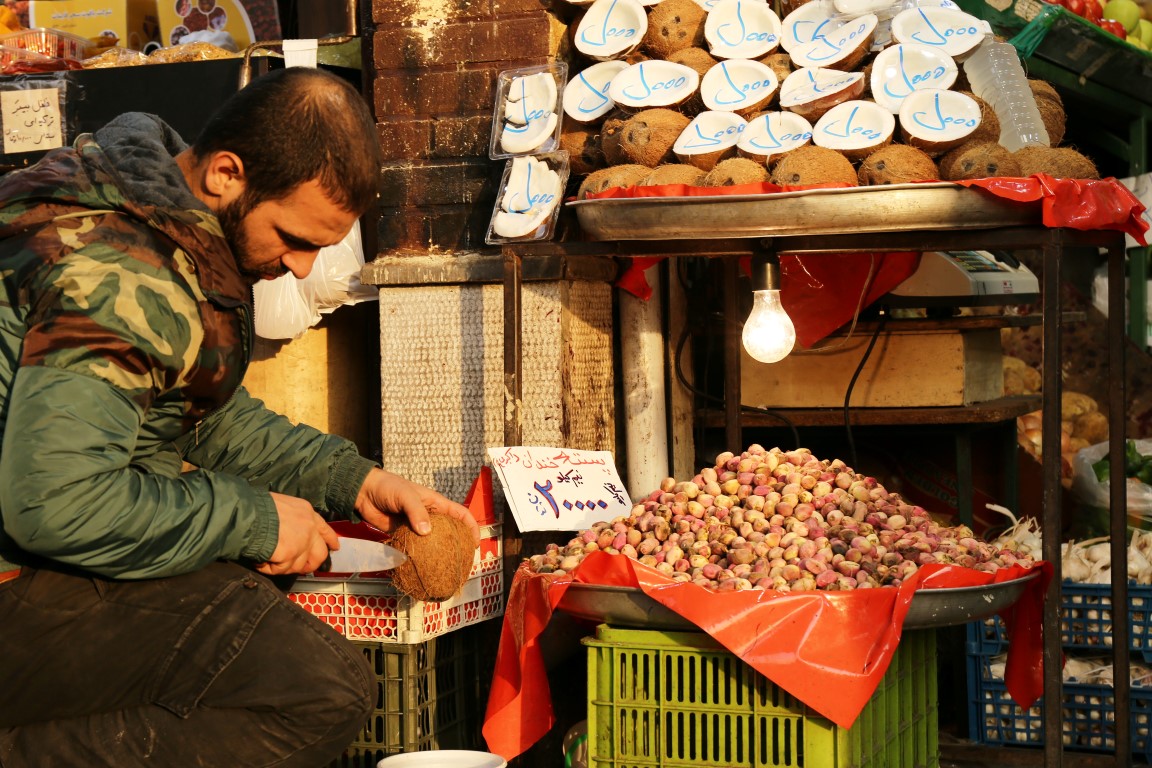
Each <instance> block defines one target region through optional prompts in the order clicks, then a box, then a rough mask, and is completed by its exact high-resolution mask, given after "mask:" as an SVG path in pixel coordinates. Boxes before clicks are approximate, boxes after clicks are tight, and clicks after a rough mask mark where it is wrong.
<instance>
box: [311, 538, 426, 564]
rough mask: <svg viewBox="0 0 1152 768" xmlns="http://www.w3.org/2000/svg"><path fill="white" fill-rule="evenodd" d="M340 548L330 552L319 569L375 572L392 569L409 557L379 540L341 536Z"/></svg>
mask: <svg viewBox="0 0 1152 768" xmlns="http://www.w3.org/2000/svg"><path fill="white" fill-rule="evenodd" d="M339 541H340V549H333V550H331V551H329V553H328V560H327V561H325V563H324V564H323V565H322V566H320V567H319V568H318V569H317V570H320V571H329V572H331V573H373V572H375V571H390V570H392V569H393V568H395V567H396V566H398V565H400V564H401V563H403V562H404V561H405V560H407V559H408V556H407V555H405V554H404V553H403V552H401V551H400V550H398V549H396V548H395V547H390V546H388V545H387V544H384V543H382V542H379V541H370V540H368V539H354V538H350V537H348V536H340V537H339Z"/></svg>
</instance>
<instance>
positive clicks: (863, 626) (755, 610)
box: [484, 552, 1052, 759]
mask: <svg viewBox="0 0 1152 768" xmlns="http://www.w3.org/2000/svg"><path fill="white" fill-rule="evenodd" d="M1036 568H1039V569H1040V570H1041V575H1040V578H1037V579H1033V580H1032V581H1031V582H1030V583H1029V585H1028V587H1027V588H1026V589H1025V592H1024V594H1023V596H1022V597H1021V598H1020V599H1019V600H1018V601H1017V602H1016V603H1015V604H1013V605H1012V606H1011V607H1010V608H1009V609H1007V610H1005V611H1004V612H1003V613H1001V619H1002V620H1003V622H1004V625H1005V629H1006V630H1007V634H1008V639H1009V649H1008V663H1007V671H1006V673H1005V682H1006V684H1007V687H1008V691H1009V693H1010V694H1011V695H1012V697H1013V699H1015V701H1016V702H1017V703H1018V704H1020V705H1021V706H1022V707H1024V708H1027V707H1029V706H1031V705H1032V703H1033V702H1034V701H1035V700H1036V699H1037V698H1039V697H1040V695H1041V694H1042V693H1043V690H1044V681H1043V647H1042V644H1041V634H1040V627H1041V619H1042V609H1043V601H1044V594H1045V590H1046V589H1047V585H1048V582H1049V581H1050V580H1051V577H1052V567H1051V565H1050V564H1049V563H1046V562H1039V563H1037V564H1036V565H1035V566H1034V568H1033V569H1036ZM1029 572H1030V570H1029V569H1025V568H1023V567H1021V566H1018V565H1017V566H1012V567H1010V568H1005V569H1002V570H1000V571H997V572H995V573H984V572H981V571H976V570H973V569H970V568H961V567H959V566H951V565H926V566H923V567H922V568H920V569H919V570H918V571H917V572H916V574H915V575H914V576H913V578H911V579H909V580H907V581H905V582H904V583H903V584H902V585H901V586H900V587H899V588H895V587H891V588H888V587H880V588H874V589H860V590H854V591H848V592H822V591H820V592H801V593H790V594H782V593H780V592H776V591H770V590H746V591H742V592H712V591H709V590H706V589H704V588H702V587H699V586H697V585H695V584H692V583H678V582H673V581H671V580H670V579H668V578H667V577H665V576H663V575H662V574H660V573H659V572H658V571H656V570H655V569H653V568H649V567H648V566H645V565H642V564H641V563H639V562H638V561H636V560H633V559H630V558H628V557H625V556H623V555H610V554H607V553H603V552H594V553H592V554H590V555H588V556H587V557H586V558H585V559H584V561H583V562H582V563H581V565H580V567H579V568H578V569H576V571H574V572H573V573H571V574H569V575H565V576H552V575H542V574H534V573H531V572H530V571H528V570H527V566H526V565H522V566H521V567H520V569H519V570H518V571H517V572H516V577H515V579H514V581H513V583H512V590H511V592H510V594H509V598H508V605H507V606H506V608H505V612H504V625H503V628H502V632H501V636H500V647H499V651H498V653H497V657H496V668H495V672H494V675H493V679H492V688H491V692H490V693H489V698H488V710H487V713H486V715H485V722H484V738H485V740H486V742H487V744H488V749H489V750H490V751H492V752H495V753H496V754H499V755H501V756H503V757H504V758H506V759H511V758H513V757H515V756H517V755H520V754H522V753H523V752H524V751H525V750H527V749H528V748H529V747H530V746H532V744H534V743H535V742H536V741H538V740H539V739H540V738H541V737H542V736H543V735H544V734H545V733H547V732H548V730H549V729H550V728H551V727H552V725H553V721H554V719H553V714H552V703H551V694H550V691H549V687H548V677H547V671H546V669H545V665H544V660H543V656H542V653H541V649H540V646H539V643H538V640H539V637H540V635H541V633H542V632H543V631H544V629H545V628H546V627H547V625H548V621H549V619H550V618H551V616H552V611H553V610H555V608H556V606H557V605H558V604H559V603H560V601H561V599H562V598H563V596H564V592H565V591H566V590H567V588H568V585H569V584H570V583H572V582H574V581H577V582H583V583H589V584H613V585H619V586H631V587H638V588H639V589H641V590H643V591H644V593H645V594H647V595H648V596H649V597H651V598H653V599H655V600H656V601H657V602H659V603H661V604H662V605H665V606H667V607H668V608H670V609H672V610H673V611H675V612H676V613H678V614H680V615H681V616H683V617H684V618H686V619H688V620H689V621H691V622H692V623H693V624H695V625H696V626H698V627H700V628H701V629H702V630H703V631H705V632H707V633H708V634H709V635H711V636H712V637H713V638H715V639H716V640H717V641H718V642H719V643H720V644H721V645H723V646H724V647H726V648H727V649H728V650H729V651H731V652H732V653H733V654H735V655H736V656H738V657H740V658H741V659H743V660H744V661H745V662H747V663H748V664H749V665H751V666H752V667H754V668H755V669H757V670H758V671H759V672H760V673H762V674H763V675H765V677H767V678H768V679H769V680H771V681H772V682H773V683H775V684H776V685H778V686H780V687H781V688H783V689H784V690H786V691H788V692H789V693H790V694H792V695H793V696H795V697H796V698H797V699H799V700H800V701H802V702H804V703H805V704H807V705H808V706H809V707H811V708H812V709H813V710H815V711H816V712H818V713H820V714H821V715H823V716H824V717H827V718H828V719H829V720H831V721H833V722H834V723H836V724H837V725H840V726H843V727H845V728H849V727H851V725H852V723H853V722H854V721H855V719H856V717H857V716H858V715H859V714H860V712H861V711H862V710H863V708H864V705H865V704H866V703H867V701H868V699H869V698H870V697H871V696H872V694H873V692H874V691H875V690H876V687H877V686H878V685H879V683H880V680H881V678H882V677H883V676H884V673H885V671H887V669H888V665H889V663H890V662H891V660H892V654H893V653H894V652H895V650H896V646H897V644H898V643H899V641H900V634H901V629H902V627H903V623H904V617H905V615H906V614H907V612H908V607H909V604H910V603H911V600H912V595H913V593H914V592H915V591H916V590H918V589H931V588H942V587H967V586H978V585H982V584H989V583H993V582H1002V581H1009V580H1012V579H1016V578H1020V577H1022V576H1024V575H1026V574H1028V573H1029Z"/></svg>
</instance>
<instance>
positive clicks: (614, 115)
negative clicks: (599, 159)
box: [600, 110, 631, 165]
mask: <svg viewBox="0 0 1152 768" xmlns="http://www.w3.org/2000/svg"><path fill="white" fill-rule="evenodd" d="M629 117H631V115H629V114H628V113H627V112H624V111H622V110H616V111H614V112H610V113H609V114H608V116H607V117H606V118H604V122H603V124H602V125H601V126H600V151H601V152H603V153H604V162H605V163H606V164H608V165H622V164H624V163H626V162H628V161H627V160H626V159H625V157H624V152H623V151H621V149H620V140H621V138H623V133H622V129H623V128H624V123H626V122H628V118H629Z"/></svg>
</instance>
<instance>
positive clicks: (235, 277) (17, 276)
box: [0, 68, 479, 768]
mask: <svg viewBox="0 0 1152 768" xmlns="http://www.w3.org/2000/svg"><path fill="white" fill-rule="evenodd" d="M378 169H379V148H378V146H377V138H376V131H375V126H374V124H373V121H372V119H371V116H370V115H369V113H368V111H367V109H366V107H365V105H364V103H363V100H362V99H361V97H360V95H359V94H358V93H357V92H356V90H355V89H353V88H351V87H349V86H348V85H347V84H346V83H344V82H343V81H341V80H340V79H339V78H338V77H335V76H333V75H331V74H328V73H326V72H323V71H321V70H315V69H304V68H289V69H283V70H277V71H274V72H273V73H272V74H269V75H266V76H264V77H261V78H258V79H256V80H254V81H253V82H252V83H251V84H250V85H249V86H248V87H247V88H245V89H243V90H242V91H240V92H239V93H238V94H236V95H235V96H233V97H232V98H231V99H230V100H229V101H228V102H227V103H226V104H225V105H223V106H222V107H221V109H220V110H219V111H218V112H217V113H216V114H215V115H214V116H213V117H212V118H211V119H210V121H209V123H208V124H207V126H206V127H205V129H204V130H203V132H202V133H201V135H200V136H199V137H198V138H197V140H196V142H195V144H194V145H193V146H192V147H190V148H189V147H187V146H185V144H184V143H183V141H182V140H181V139H180V137H179V136H177V135H176V134H175V133H174V132H173V131H172V130H171V129H170V128H169V127H168V126H166V125H165V124H164V123H163V122H162V121H160V120H159V119H158V118H156V117H153V116H150V115H145V114H139V113H133V114H127V115H122V116H121V117H119V118H116V119H115V120H113V121H112V122H111V123H109V124H108V125H107V126H106V127H104V128H102V129H100V130H98V131H96V132H95V133H94V134H90V135H84V136H81V137H79V138H78V139H77V140H76V142H75V145H74V147H72V148H67V149H61V150H55V151H53V152H51V153H49V154H48V155H47V156H46V157H45V158H44V159H43V160H42V161H41V162H39V163H37V164H36V165H34V166H32V167H30V168H28V169H25V170H21V171H17V172H14V173H11V174H9V175H7V176H5V177H3V178H2V179H0V276H2V278H3V291H4V292H3V294H2V295H0V430H2V432H3V443H2V446H0V519H2V522H3V527H2V530H0V579H3V580H4V582H3V583H0V680H3V685H4V694H3V696H0V766H3V768H23V767H24V766H45V765H54V766H86V767H88V766H101V765H106V766H115V767H116V768H127V767H128V766H134V765H148V766H180V768H187V767H188V766H210V767H212V768H224V766H228V767H229V768H233V767H235V766H301V767H302V768H316V766H320V765H323V764H325V763H326V762H328V761H330V760H331V759H333V758H334V757H335V756H337V755H339V754H340V752H341V751H342V749H343V748H344V747H345V746H346V745H347V744H348V743H349V742H350V741H351V740H352V739H353V737H354V736H355V734H356V732H357V730H358V729H359V728H360V727H362V726H363V724H364V722H365V721H366V718H367V715H368V712H369V709H370V707H371V704H372V701H373V700H374V697H375V695H376V692H375V685H374V679H373V678H372V676H371V675H370V672H369V670H368V668H367V665H366V662H365V660H364V658H363V655H362V654H360V653H359V652H358V651H357V650H356V649H355V647H354V646H352V645H351V644H350V643H348V642H347V641H345V640H344V639H343V638H341V637H339V636H338V635H337V634H336V633H335V632H333V631H332V630H331V629H329V628H328V627H326V626H325V625H323V624H322V623H321V622H319V621H316V620H315V619H314V618H313V617H311V616H309V615H307V614H306V613H305V612H303V611H302V610H300V609H298V608H297V607H296V606H294V605H293V604H292V603H290V602H289V601H288V600H287V599H286V598H285V597H284V595H283V594H281V593H280V592H279V591H278V590H277V589H276V588H275V587H274V586H273V585H272V584H271V583H270V582H269V580H268V579H265V578H264V577H263V576H262V575H260V574H267V575H269V576H274V575H279V574H302V573H310V572H312V571H314V570H316V569H317V568H318V567H319V566H320V565H321V564H322V563H323V561H324V560H325V558H326V557H327V555H328V552H329V550H330V549H331V548H335V547H336V546H337V540H336V536H335V535H334V533H333V531H332V529H331V528H330V527H329V526H328V524H327V523H326V522H325V518H328V519H335V518H347V519H363V520H365V521H367V522H369V523H371V524H373V525H375V526H377V527H379V528H382V529H385V530H388V529H390V528H391V527H393V525H394V521H395V520H396V519H399V518H400V517H401V516H403V517H406V518H407V519H408V521H409V522H410V523H411V525H412V526H413V528H415V529H417V530H426V526H427V523H428V515H429V514H430V513H445V514H450V515H455V516H457V517H460V518H462V519H464V520H466V521H468V522H469V523H470V524H471V527H472V530H473V535H474V537H475V538H476V540H477V541H478V540H479V533H478V530H477V528H476V525H475V522H474V521H473V520H472V518H471V516H470V515H469V514H468V510H467V509H465V508H464V507H463V506H461V505H459V504H456V503H454V502H451V501H449V500H447V499H445V498H444V497H442V496H440V495H439V494H437V493H435V492H433V491H431V490H430V489H427V488H424V487H421V486H417V485H415V484H412V483H410V482H408V481H406V480H404V479H402V478H400V477H397V476H396V475H392V474H390V473H388V472H385V471H384V470H382V469H380V468H379V467H377V466H375V465H374V464H373V463H372V462H370V461H368V460H367V459H364V458H361V457H360V456H358V455H357V454H356V451H355V449H354V446H353V445H352V444H351V443H350V442H348V441H346V440H343V439H341V438H337V437H334V436H329V435H325V434H323V433H321V432H319V431H317V430H315V429H312V428H310V427H307V426H303V425H301V426H293V425H292V424H291V423H290V422H289V421H288V420H287V419H285V418H283V417H281V416H278V415H276V414H273V413H271V412H270V411H268V410H267V409H265V408H264V406H263V405H262V404H261V403H260V402H259V401H256V400H255V399H253V398H252V397H250V396H249V395H248V394H247V393H246V392H245V391H244V389H243V388H241V387H240V382H241V380H242V378H243V376H244V372H245V368H246V366H247V363H248V358H249V351H250V348H251V344H252V322H251V315H252V306H251V286H252V284H253V283H254V282H255V281H256V280H258V279H263V278H272V277H276V276H278V275H280V274H283V273H284V272H292V273H293V274H294V275H296V276H297V277H304V276H305V275H307V274H308V272H309V270H310V269H311V267H312V264H313V262H314V260H315V259H316V256H317V252H318V251H319V250H320V248H322V247H324V246H327V245H331V244H334V243H337V242H339V241H341V240H342V239H343V237H344V236H345V234H347V232H348V231H349V229H350V228H351V227H352V225H353V224H354V223H355V222H356V220H357V219H358V218H359V217H360V216H361V215H362V214H363V213H364V212H365V211H367V210H368V209H369V208H370V207H371V206H372V204H373V203H374V200H375V195H376V188H377V183H378V182H377V172H378ZM189 467H191V469H189ZM257 572H259V573H257Z"/></svg>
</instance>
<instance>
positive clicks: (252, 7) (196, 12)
mask: <svg viewBox="0 0 1152 768" xmlns="http://www.w3.org/2000/svg"><path fill="white" fill-rule="evenodd" d="M156 4H157V11H158V13H159V15H160V44H161V45H164V46H169V45H176V44H177V43H179V42H180V38H182V37H183V36H184V35H187V34H190V33H192V32H203V31H218V32H227V33H228V34H230V35H232V39H233V40H235V41H236V45H237V46H238V47H239V49H240V50H244V49H245V48H247V47H248V46H249V45H251V44H252V43H255V42H264V41H269V40H279V39H280V13H279V10H278V9H277V5H276V0H243V2H240V0H156Z"/></svg>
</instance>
